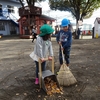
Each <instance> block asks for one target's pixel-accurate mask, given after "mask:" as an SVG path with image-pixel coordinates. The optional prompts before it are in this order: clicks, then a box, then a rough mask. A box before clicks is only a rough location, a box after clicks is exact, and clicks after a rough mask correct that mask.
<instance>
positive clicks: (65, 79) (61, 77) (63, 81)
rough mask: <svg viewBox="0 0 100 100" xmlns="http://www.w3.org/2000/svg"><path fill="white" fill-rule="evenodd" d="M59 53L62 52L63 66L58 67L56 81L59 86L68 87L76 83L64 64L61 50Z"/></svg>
mask: <svg viewBox="0 0 100 100" xmlns="http://www.w3.org/2000/svg"><path fill="white" fill-rule="evenodd" d="M61 48H62V46H61ZM61 52H62V59H63V64H62V65H61V67H60V70H59V72H58V75H57V79H58V82H59V85H62V86H70V85H73V84H75V83H76V82H77V81H76V79H75V77H74V75H73V74H72V72H71V71H70V69H69V68H68V67H67V65H66V63H64V54H63V50H61Z"/></svg>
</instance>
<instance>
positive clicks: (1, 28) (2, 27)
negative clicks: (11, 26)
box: [0, 22, 5, 31]
mask: <svg viewBox="0 0 100 100" xmlns="http://www.w3.org/2000/svg"><path fill="white" fill-rule="evenodd" d="M0 31H5V25H4V23H3V22H0Z"/></svg>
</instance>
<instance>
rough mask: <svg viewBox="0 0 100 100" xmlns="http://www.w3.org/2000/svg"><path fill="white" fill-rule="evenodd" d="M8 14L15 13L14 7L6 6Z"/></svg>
mask: <svg viewBox="0 0 100 100" xmlns="http://www.w3.org/2000/svg"><path fill="white" fill-rule="evenodd" d="M7 8H8V13H15V11H14V6H10V5H7Z"/></svg>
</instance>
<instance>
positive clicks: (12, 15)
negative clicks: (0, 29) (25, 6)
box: [0, 0, 21, 21]
mask: <svg viewBox="0 0 100 100" xmlns="http://www.w3.org/2000/svg"><path fill="white" fill-rule="evenodd" d="M0 4H1V5H2V11H3V15H4V16H5V17H7V16H8V18H11V19H13V20H15V21H17V20H18V19H19V14H18V8H19V7H21V5H20V3H16V2H11V1H10V0H6V1H5V0H0ZM7 5H10V6H14V11H15V13H8V9H7Z"/></svg>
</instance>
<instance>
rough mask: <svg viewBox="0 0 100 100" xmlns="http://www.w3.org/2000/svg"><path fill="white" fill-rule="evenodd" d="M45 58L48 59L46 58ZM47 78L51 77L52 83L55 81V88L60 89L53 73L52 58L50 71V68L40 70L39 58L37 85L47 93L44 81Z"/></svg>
mask: <svg viewBox="0 0 100 100" xmlns="http://www.w3.org/2000/svg"><path fill="white" fill-rule="evenodd" d="M46 60H48V59H47V58H46ZM47 79H51V80H52V81H53V82H54V83H56V86H57V88H58V89H60V86H59V83H58V80H57V77H56V75H55V74H54V58H53V59H52V71H50V70H45V71H42V70H41V60H40V59H39V85H40V88H42V89H43V90H44V91H45V92H46V93H47V94H48V89H47V87H46V83H45V82H46V80H47Z"/></svg>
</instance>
